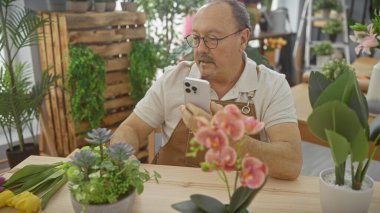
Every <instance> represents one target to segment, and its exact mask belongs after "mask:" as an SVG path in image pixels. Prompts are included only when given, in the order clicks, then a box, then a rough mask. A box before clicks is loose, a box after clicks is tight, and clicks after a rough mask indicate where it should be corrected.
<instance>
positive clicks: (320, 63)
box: [317, 55, 331, 68]
mask: <svg viewBox="0 0 380 213" xmlns="http://www.w3.org/2000/svg"><path fill="white" fill-rule="evenodd" d="M330 60H331V55H318V56H317V67H319V68H321V67H323V65H324V64H326V63H327V62H329V61H330Z"/></svg>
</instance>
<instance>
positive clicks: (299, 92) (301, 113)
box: [291, 83, 380, 161]
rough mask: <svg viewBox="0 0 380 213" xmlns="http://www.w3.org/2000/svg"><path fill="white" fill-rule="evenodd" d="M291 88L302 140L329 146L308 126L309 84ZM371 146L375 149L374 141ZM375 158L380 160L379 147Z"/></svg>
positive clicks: (371, 117) (371, 116)
mask: <svg viewBox="0 0 380 213" xmlns="http://www.w3.org/2000/svg"><path fill="white" fill-rule="evenodd" d="M291 90H292V95H293V99H294V104H295V108H296V111H297V118H298V127H299V129H300V132H301V138H302V140H304V141H308V142H311V143H314V144H318V145H322V146H327V144H326V142H324V141H323V140H321V139H319V138H317V137H316V136H314V135H313V134H312V133H311V132H310V130H309V128H308V127H307V118H308V117H309V115H310V114H311V112H312V110H313V109H312V108H311V105H310V101H309V84H307V83H301V84H298V85H296V86H294V87H292V89H291ZM374 116H375V115H372V114H371V115H370V118H369V120H372V119H373V118H374ZM370 148H371V149H373V143H370ZM374 159H375V160H378V161H380V149H379V148H378V149H377V151H376V154H375V157H374Z"/></svg>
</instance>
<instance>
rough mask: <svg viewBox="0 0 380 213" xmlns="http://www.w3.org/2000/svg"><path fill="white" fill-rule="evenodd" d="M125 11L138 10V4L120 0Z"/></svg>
mask: <svg viewBox="0 0 380 213" xmlns="http://www.w3.org/2000/svg"><path fill="white" fill-rule="evenodd" d="M120 4H121V9H122V10H123V11H129V12H136V11H137V6H138V5H137V4H136V3H134V2H120Z"/></svg>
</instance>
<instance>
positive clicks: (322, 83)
mask: <svg viewBox="0 0 380 213" xmlns="http://www.w3.org/2000/svg"><path fill="white" fill-rule="evenodd" d="M330 84H331V81H330V80H329V79H327V78H326V76H324V75H323V74H322V73H321V72H311V73H310V77H309V100H310V104H311V106H313V108H314V104H315V102H316V101H317V99H318V97H319V96H320V95H321V93H322V91H323V90H324V89H326V87H327V86H329V85H330Z"/></svg>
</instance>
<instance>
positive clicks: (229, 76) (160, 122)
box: [111, 0, 302, 180]
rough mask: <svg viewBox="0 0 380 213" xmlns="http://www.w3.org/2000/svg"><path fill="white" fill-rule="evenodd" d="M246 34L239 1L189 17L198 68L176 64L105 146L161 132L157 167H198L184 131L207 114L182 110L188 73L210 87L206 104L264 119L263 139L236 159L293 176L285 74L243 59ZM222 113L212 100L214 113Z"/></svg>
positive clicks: (296, 156) (295, 161)
mask: <svg viewBox="0 0 380 213" xmlns="http://www.w3.org/2000/svg"><path fill="white" fill-rule="evenodd" d="M249 37H250V24H249V16H248V13H247V11H246V10H245V7H244V5H242V4H241V3H239V2H237V1H235V0H220V1H213V2H211V3H208V4H206V5H204V6H203V7H202V8H200V9H199V10H198V12H197V13H196V15H195V16H194V21H193V29H192V34H191V35H190V36H188V37H187V38H186V40H187V42H188V44H189V45H190V46H191V47H193V48H194V59H195V63H196V64H192V63H190V62H181V63H179V64H178V65H177V66H176V67H175V68H174V69H173V70H171V71H167V72H165V74H164V75H163V76H162V77H161V78H160V79H159V80H158V81H157V82H155V83H154V84H153V86H152V87H151V88H150V89H149V91H148V92H147V94H146V96H145V97H144V98H143V99H142V100H141V101H140V102H139V103H138V104H137V105H136V108H135V109H134V112H133V113H132V114H131V115H130V116H129V117H128V118H127V119H126V120H125V121H124V122H123V123H122V124H121V125H120V127H119V128H118V129H117V130H116V131H115V133H114V135H113V138H112V140H111V143H115V142H118V141H126V142H127V143H130V144H132V145H133V146H134V148H135V149H136V150H138V145H139V141H144V140H146V138H147V136H148V135H149V134H150V133H151V132H152V131H153V130H154V128H157V127H161V131H162V136H163V144H162V148H161V149H160V151H159V153H158V155H157V156H156V159H155V161H156V163H159V164H169V165H179V166H194V165H197V163H199V161H200V160H202V159H198V160H196V161H194V160H192V159H190V158H188V157H185V153H186V152H187V151H188V150H187V148H188V146H189V144H188V142H189V140H190V139H191V137H192V135H191V134H190V133H191V132H192V131H195V128H196V119H194V117H196V116H205V117H208V118H210V117H211V115H208V114H207V113H206V112H205V111H203V110H202V109H200V108H198V107H196V106H195V105H192V104H187V105H186V106H185V105H183V104H184V91H183V80H184V78H185V77H186V76H189V77H194V78H202V79H205V80H207V81H209V83H210V86H211V88H212V89H211V91H210V95H211V99H213V100H217V101H233V102H235V103H236V104H237V105H238V104H240V108H241V109H242V111H243V112H246V113H250V115H256V116H255V117H256V118H257V119H258V120H260V121H263V122H265V125H266V126H265V131H262V132H261V134H260V140H261V141H259V140H257V139H254V138H251V140H250V141H249V142H248V143H246V145H245V147H243V149H242V150H244V151H243V153H242V154H244V153H249V154H251V155H253V156H255V157H257V158H259V159H261V160H262V161H264V162H266V163H267V164H268V167H269V175H270V176H272V177H276V178H281V179H289V180H293V179H296V178H297V177H298V175H299V173H300V170H301V167H302V153H301V140H300V134H299V130H298V125H297V118H296V115H295V108H294V105H293V104H294V103H293V98H292V96H291V91H290V88H289V85H288V83H287V82H286V80H285V78H284V76H283V75H281V74H278V73H276V72H274V71H272V70H269V69H268V68H266V67H265V66H262V65H260V66H256V63H255V62H254V61H252V60H250V59H248V58H247V56H246V54H245V53H244V50H245V48H246V46H247V42H248V39H249ZM222 104H225V102H223V103H222ZM253 104H254V105H253ZM220 108H221V106H220V105H217V104H215V103H213V102H212V103H211V111H212V112H213V113H215V111H217V110H219V109H220ZM186 127H188V128H186Z"/></svg>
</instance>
